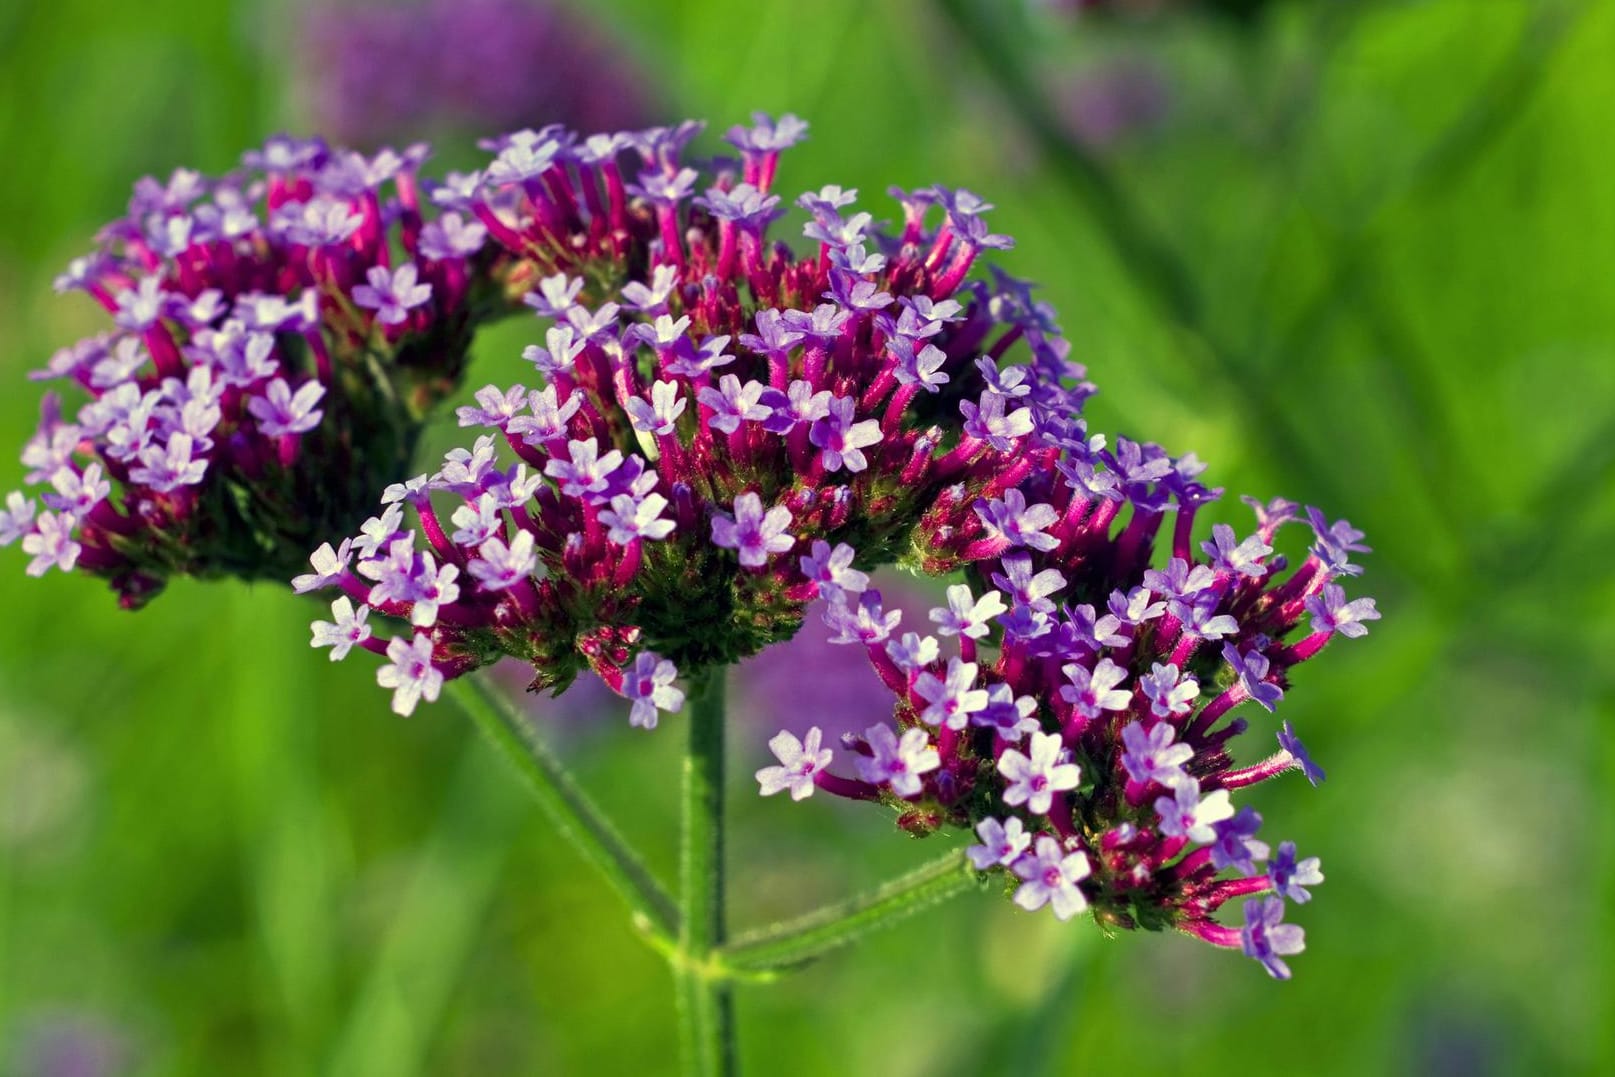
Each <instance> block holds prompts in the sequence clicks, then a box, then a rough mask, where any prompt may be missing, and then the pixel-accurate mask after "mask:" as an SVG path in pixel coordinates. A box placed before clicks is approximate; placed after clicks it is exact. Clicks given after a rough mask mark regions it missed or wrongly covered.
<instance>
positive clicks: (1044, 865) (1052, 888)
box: [1014, 835, 1092, 920]
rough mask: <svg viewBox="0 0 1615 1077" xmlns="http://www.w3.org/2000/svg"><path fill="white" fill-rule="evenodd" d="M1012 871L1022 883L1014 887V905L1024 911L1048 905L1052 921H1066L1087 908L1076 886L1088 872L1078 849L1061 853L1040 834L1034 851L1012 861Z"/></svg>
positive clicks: (1084, 857) (1085, 900) (1084, 854)
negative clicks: (1052, 913)
mask: <svg viewBox="0 0 1615 1077" xmlns="http://www.w3.org/2000/svg"><path fill="white" fill-rule="evenodd" d="M1014 870H1015V874H1016V875H1019V876H1020V877H1021V879H1022V880H1023V881H1022V882H1021V885H1020V886H1018V887H1016V888H1015V904H1017V905H1019V906H1020V907H1021V908H1023V909H1025V910H1026V911H1027V912H1033V911H1035V910H1037V909H1041V908H1042V907H1043V906H1044V905H1049V906H1051V907H1052V908H1053V909H1054V918H1055V919H1056V920H1069V919H1071V918H1072V917H1073V916H1075V915H1077V913H1079V912H1081V911H1082V910H1083V909H1086V908H1087V907H1088V899H1087V898H1086V897H1084V896H1083V894H1082V890H1081V889H1080V888H1079V887H1078V886H1077V884H1078V883H1079V882H1081V881H1082V880H1083V879H1086V878H1087V877H1088V873H1089V872H1090V871H1091V870H1092V869H1091V868H1090V867H1089V865H1088V856H1087V854H1086V853H1084V852H1082V851H1081V850H1078V851H1077V852H1074V853H1065V852H1063V851H1062V850H1061V849H1060V843H1059V842H1057V841H1055V840H1054V839H1053V838H1051V837H1049V836H1047V835H1044V836H1042V837H1040V838H1038V839H1037V852H1036V853H1028V854H1026V855H1025V856H1023V857H1021V858H1020V859H1019V860H1017V861H1015V869H1014Z"/></svg>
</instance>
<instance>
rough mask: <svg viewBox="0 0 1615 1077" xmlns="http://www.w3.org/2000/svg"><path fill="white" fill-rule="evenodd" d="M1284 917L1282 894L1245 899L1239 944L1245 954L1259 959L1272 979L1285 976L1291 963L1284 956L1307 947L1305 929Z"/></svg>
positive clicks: (1288, 973)
mask: <svg viewBox="0 0 1615 1077" xmlns="http://www.w3.org/2000/svg"><path fill="white" fill-rule="evenodd" d="M1283 921H1284V900H1283V899H1282V898H1276V897H1262V898H1252V899H1251V900H1249V901H1247V902H1245V926H1244V928H1243V929H1242V930H1241V931H1240V945H1241V947H1242V948H1243V950H1244V951H1245V956H1246V957H1254V958H1255V959H1256V960H1258V961H1260V962H1261V963H1262V967H1263V968H1265V969H1267V971H1268V975H1270V976H1272V977H1273V978H1274V979H1275V980H1288V979H1289V978H1290V966H1289V965H1287V964H1285V963H1284V960H1283V959H1284V958H1285V957H1288V956H1291V955H1293V954H1298V953H1300V952H1301V951H1302V950H1304V949H1306V932H1304V931H1303V930H1302V929H1301V928H1300V927H1298V926H1296V925H1295V924H1286V923H1284V922H1283Z"/></svg>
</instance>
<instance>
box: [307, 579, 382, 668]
mask: <svg viewBox="0 0 1615 1077" xmlns="http://www.w3.org/2000/svg"><path fill="white" fill-rule="evenodd" d="M331 616H333V617H335V618H336V621H335V622H331V621H315V622H314V624H313V626H312V627H313V629H314V640H313V642H312V643H311V644H310V646H313V647H329V648H331V661H333V662H338V661H341V660H342V659H343V658H346V657H347V655H348V652H349V651H350V650H352V649H353V648H354V647H355V646H357V645H358V644H361V643H363V642H364V641H365V640H367V639H369V638H370V636H371V632H370V626H369V625H368V624H366V623H365V618H367V617H369V616H370V607H369V606H360V607H359V608H358V609H357V610H355V609H354V608H353V603H352V602H351V601H349V600H348V596H347V595H343V596H342V597H341V598H339V599H337V600H336V601H335V602H332V603H331Z"/></svg>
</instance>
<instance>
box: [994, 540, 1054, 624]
mask: <svg viewBox="0 0 1615 1077" xmlns="http://www.w3.org/2000/svg"><path fill="white" fill-rule="evenodd" d="M1001 564H1002V565H1003V568H1004V571H1003V572H1002V573H998V572H995V573H993V574H992V581H993V586H994V587H996V588H998V589H999V590H1000V591H1003V592H1005V593H1007V594H1008V595H1009V596H1010V597H1011V598H1013V599H1014V600H1015V601H1016V602H1018V603H1021V604H1023V605H1027V606H1030V607H1031V608H1032V609H1034V610H1037V611H1039V612H1041V613H1049V612H1052V611H1053V610H1054V603H1053V602H1051V601H1049V599H1048V597H1047V596H1049V595H1052V594H1056V593H1058V592H1059V591H1060V589H1061V588H1063V587H1064V586H1065V582H1066V581H1065V577H1064V576H1062V575H1061V574H1060V572H1059V570H1058V569H1053V568H1046V569H1044V570H1043V571H1041V572H1038V573H1036V574H1035V575H1034V574H1033V572H1032V555H1031V554H1029V553H1027V552H1026V551H1024V550H1016V551H1015V552H1013V553H1008V554H1005V555H1004V557H1003V560H1002V562H1001Z"/></svg>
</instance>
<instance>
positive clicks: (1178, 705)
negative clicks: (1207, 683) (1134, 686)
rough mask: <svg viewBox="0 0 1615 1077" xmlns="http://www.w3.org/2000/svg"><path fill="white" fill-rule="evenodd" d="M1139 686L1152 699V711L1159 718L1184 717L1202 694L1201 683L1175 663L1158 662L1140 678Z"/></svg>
mask: <svg viewBox="0 0 1615 1077" xmlns="http://www.w3.org/2000/svg"><path fill="white" fill-rule="evenodd" d="M1138 686H1139V687H1140V688H1142V689H1143V690H1144V695H1145V696H1147V697H1148V698H1149V701H1150V713H1151V714H1153V715H1155V716H1156V717H1157V718H1182V717H1183V716H1184V715H1186V714H1188V713H1189V710H1190V708H1191V705H1192V703H1193V701H1194V699H1195V697H1197V696H1198V695H1199V694H1200V684H1199V682H1198V681H1196V680H1195V679H1194V678H1193V677H1190V676H1188V675H1187V674H1179V672H1178V667H1177V666H1175V665H1170V664H1168V665H1164V666H1163V665H1161V663H1159V662H1156V663H1154V664H1153V665H1151V666H1150V671H1149V672H1148V673H1146V674H1144V675H1143V676H1141V677H1139V679H1138Z"/></svg>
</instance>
